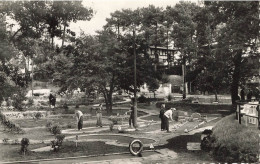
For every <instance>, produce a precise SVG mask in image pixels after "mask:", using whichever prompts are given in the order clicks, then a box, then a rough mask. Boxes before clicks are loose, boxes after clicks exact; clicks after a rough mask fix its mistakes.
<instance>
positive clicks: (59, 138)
mask: <svg viewBox="0 0 260 164" xmlns="http://www.w3.org/2000/svg"><path fill="white" fill-rule="evenodd" d="M64 138H65V135H64V134H58V135H56V136H55V140H53V141H51V147H52V148H53V151H54V152H57V151H59V149H60V147H61V146H62V142H63V140H64Z"/></svg>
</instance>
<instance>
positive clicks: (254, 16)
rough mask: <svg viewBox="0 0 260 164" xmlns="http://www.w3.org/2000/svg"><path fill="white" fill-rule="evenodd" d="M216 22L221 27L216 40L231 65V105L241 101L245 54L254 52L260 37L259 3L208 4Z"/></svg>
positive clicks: (206, 3)
mask: <svg viewBox="0 0 260 164" xmlns="http://www.w3.org/2000/svg"><path fill="white" fill-rule="evenodd" d="M205 5H207V6H208V7H209V8H210V10H211V11H212V14H213V15H214V17H215V19H214V20H215V21H216V22H217V23H218V24H220V25H221V29H220V35H219V36H218V37H217V42H218V49H222V50H223V49H224V50H225V51H226V55H227V57H226V59H230V61H231V64H232V65H231V68H232V69H231V70H232V84H231V97H232V104H235V101H236V100H237V98H238V87H239V83H240V80H241V70H242V69H241V68H242V66H243V64H242V61H243V54H245V53H246V52H247V50H248V49H249V48H250V49H251V51H255V50H256V49H255V47H256V38H257V36H259V28H260V27H259V23H260V20H259V2H257V1H251V2H249V1H247V2H205Z"/></svg>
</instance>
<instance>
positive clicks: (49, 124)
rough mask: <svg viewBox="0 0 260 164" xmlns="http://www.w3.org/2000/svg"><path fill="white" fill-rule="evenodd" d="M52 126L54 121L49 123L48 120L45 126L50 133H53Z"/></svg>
mask: <svg viewBox="0 0 260 164" xmlns="http://www.w3.org/2000/svg"><path fill="white" fill-rule="evenodd" d="M52 125H53V121H49V120H48V121H47V123H46V125H45V127H46V128H47V130H48V131H51V127H52Z"/></svg>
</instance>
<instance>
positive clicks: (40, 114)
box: [35, 112, 43, 120]
mask: <svg viewBox="0 0 260 164" xmlns="http://www.w3.org/2000/svg"><path fill="white" fill-rule="evenodd" d="M41 117H43V115H42V113H41V112H37V113H36V114H35V118H36V119H37V120H38V119H40V118H41Z"/></svg>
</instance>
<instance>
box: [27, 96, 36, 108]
mask: <svg viewBox="0 0 260 164" xmlns="http://www.w3.org/2000/svg"><path fill="white" fill-rule="evenodd" d="M33 102H34V101H33V99H32V98H30V99H29V100H28V104H27V105H29V106H32V105H33Z"/></svg>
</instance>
